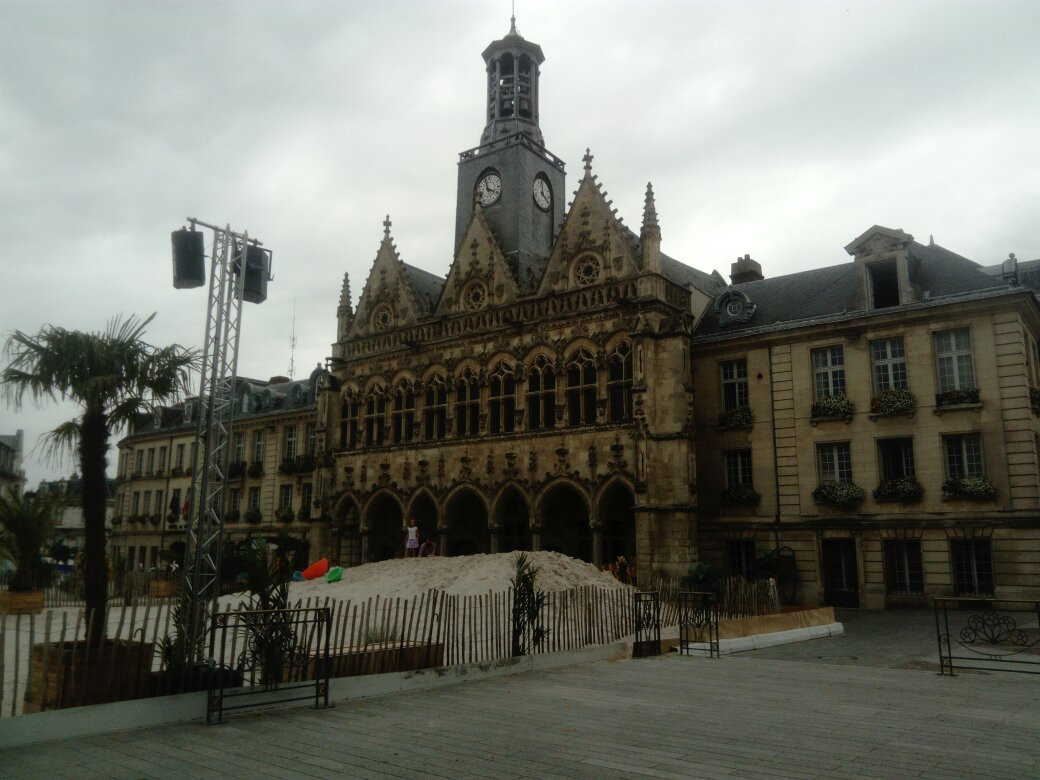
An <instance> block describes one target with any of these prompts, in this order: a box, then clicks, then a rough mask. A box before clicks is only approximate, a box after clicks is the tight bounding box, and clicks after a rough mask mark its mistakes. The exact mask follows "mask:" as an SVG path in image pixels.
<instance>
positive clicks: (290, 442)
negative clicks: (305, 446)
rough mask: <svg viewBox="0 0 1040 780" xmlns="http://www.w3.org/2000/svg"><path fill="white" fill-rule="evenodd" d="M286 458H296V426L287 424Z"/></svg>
mask: <svg viewBox="0 0 1040 780" xmlns="http://www.w3.org/2000/svg"><path fill="white" fill-rule="evenodd" d="M283 457H284V458H285V460H294V459H295V458H296V426H295V425H286V426H285V451H284V456H283Z"/></svg>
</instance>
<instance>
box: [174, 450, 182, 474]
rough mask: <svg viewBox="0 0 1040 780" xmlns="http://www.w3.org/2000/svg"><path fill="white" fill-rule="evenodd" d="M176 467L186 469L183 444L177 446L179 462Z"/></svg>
mask: <svg viewBox="0 0 1040 780" xmlns="http://www.w3.org/2000/svg"><path fill="white" fill-rule="evenodd" d="M174 465H175V466H176V467H177V468H179V469H183V468H184V445H183V444H178V445H177V462H176V463H175V464H174Z"/></svg>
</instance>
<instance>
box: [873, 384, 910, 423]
mask: <svg viewBox="0 0 1040 780" xmlns="http://www.w3.org/2000/svg"><path fill="white" fill-rule="evenodd" d="M916 406H917V398H915V397H914V394H913V393H911V392H910V391H909V390H907V389H906V388H905V387H904V388H898V389H897V388H889V389H888V390H882V391H881V392H880V393H878V394H877V395H875V396H874V397H873V398H871V399H870V413H871V414H876V415H878V416H880V417H891V416H892V415H896V414H910V413H911V412H913V411H914V407H916Z"/></svg>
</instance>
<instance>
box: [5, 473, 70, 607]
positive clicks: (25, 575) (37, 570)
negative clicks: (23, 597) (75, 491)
mask: <svg viewBox="0 0 1040 780" xmlns="http://www.w3.org/2000/svg"><path fill="white" fill-rule="evenodd" d="M61 507H62V502H61V500H60V499H58V498H56V497H53V496H36V497H26V496H22V495H18V494H16V493H10V492H0V555H2V556H3V557H4V558H6V559H7V560H9V561H10V562H11V563H13V564H14V567H15V572H14V575H13V576H12V577H11V582H10V586H9V587H10V589H11V590H13V591H27V590H33V589H34V588H38V587H40V585H41V584H42V583H43V582H44V579H45V577H46V575H47V574H48V573H49V569H48V567H47V565H46V564H45V563H44V562H43V549H44V547H45V546H46V545H47V544H48V543H49V541H50V538H51V533H52V532H53V531H54V527H55V526H56V525H57V523H58V517H59V515H60V513H61Z"/></svg>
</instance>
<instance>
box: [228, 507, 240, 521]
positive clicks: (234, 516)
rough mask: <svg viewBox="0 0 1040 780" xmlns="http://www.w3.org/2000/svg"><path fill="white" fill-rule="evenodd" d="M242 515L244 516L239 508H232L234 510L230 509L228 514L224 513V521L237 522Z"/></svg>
mask: <svg viewBox="0 0 1040 780" xmlns="http://www.w3.org/2000/svg"><path fill="white" fill-rule="evenodd" d="M241 516H242V515H241V513H240V512H239V511H238V510H237V509H232V510H230V511H228V513H227V514H226V515H224V522H225V523H237V522H238V521H239V518H240V517H241Z"/></svg>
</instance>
